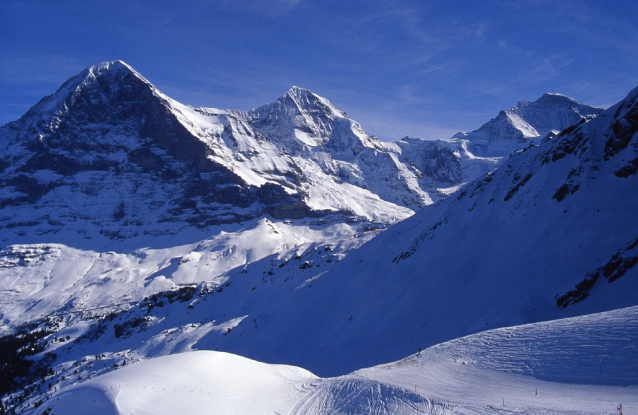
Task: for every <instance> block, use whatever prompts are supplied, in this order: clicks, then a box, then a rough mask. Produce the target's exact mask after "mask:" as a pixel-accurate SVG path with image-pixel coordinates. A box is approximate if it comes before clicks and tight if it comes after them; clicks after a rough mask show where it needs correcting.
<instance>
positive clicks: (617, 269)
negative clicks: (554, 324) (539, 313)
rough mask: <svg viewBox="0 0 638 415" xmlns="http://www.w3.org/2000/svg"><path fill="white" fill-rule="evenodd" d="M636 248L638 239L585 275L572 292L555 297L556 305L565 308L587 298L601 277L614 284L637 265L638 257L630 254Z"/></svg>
mask: <svg viewBox="0 0 638 415" xmlns="http://www.w3.org/2000/svg"><path fill="white" fill-rule="evenodd" d="M637 246H638V238H636V239H634V240H633V241H631V242H630V243H629V244H628V245H627V246H626V247H624V248H621V249H620V250H618V252H616V253H615V254H614V255H613V256H612V257H611V259H610V260H609V261H607V263H606V264H605V265H603V266H602V267H600V268H598V269H597V270H596V271H594V272H592V273H589V274H587V275H586V276H585V279H583V281H581V282H579V283H578V284H576V286H575V287H574V289H573V290H570V291H568V292H567V293H565V294H563V295H561V296H558V295H557V296H556V305H557V306H559V307H563V308H565V307H567V306H569V305H572V304H576V303H578V302H580V301H582V300H584V299H585V298H587V297H589V293H590V291H591V289H592V287H593V286H594V285H595V284H596V281H598V279H599V278H600V277H601V276H603V277H605V278H606V279H607V282H614V281H616V280H617V279H618V278H620V277H622V276H623V275H625V273H626V272H627V271H628V270H630V269H631V268H633V267H634V266H635V265H636V263H638V255H633V254H634V253H633V252H630V251H633V250H634V248H636V247H637Z"/></svg>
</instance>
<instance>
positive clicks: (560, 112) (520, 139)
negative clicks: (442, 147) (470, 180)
mask: <svg viewBox="0 0 638 415" xmlns="http://www.w3.org/2000/svg"><path fill="white" fill-rule="evenodd" d="M601 112H602V109H600V108H594V107H590V106H588V105H583V104H580V103H579V102H577V101H575V100H573V99H572V98H569V97H566V96H564V95H561V94H549V93H548V94H545V95H543V96H542V97H540V98H539V99H537V100H536V101H532V102H529V101H521V102H519V103H518V104H517V105H516V106H515V107H512V108H511V109H509V110H505V111H501V112H499V114H498V115H497V116H496V118H493V119H492V120H490V121H488V122H486V123H485V124H483V125H482V126H481V127H480V128H479V129H478V130H474V131H472V132H469V133H458V134H456V135H454V138H459V139H467V140H469V142H470V150H471V151H472V152H473V153H474V154H476V155H481V156H486V155H488V156H506V155H508V154H510V153H511V152H512V151H515V150H518V149H520V148H523V147H526V146H527V145H529V144H530V143H534V144H538V141H540V140H541V139H542V138H543V137H545V136H547V135H548V134H552V133H553V134H557V133H559V132H560V131H562V130H564V129H565V128H567V127H569V126H571V125H573V124H576V123H577V122H579V121H581V120H582V119H588V118H592V117H595V116H597V115H599V114H600V113H601Z"/></svg>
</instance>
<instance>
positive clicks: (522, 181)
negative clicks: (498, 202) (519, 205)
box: [503, 173, 532, 202]
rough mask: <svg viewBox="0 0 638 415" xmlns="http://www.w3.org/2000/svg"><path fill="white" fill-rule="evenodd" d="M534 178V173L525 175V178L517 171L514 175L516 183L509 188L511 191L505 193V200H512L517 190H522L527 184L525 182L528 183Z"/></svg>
mask: <svg viewBox="0 0 638 415" xmlns="http://www.w3.org/2000/svg"><path fill="white" fill-rule="evenodd" d="M531 178H532V174H531V173H530V174H528V175H527V176H525V177H524V178H522V179H521V176H520V175H519V174H518V173H517V174H516V175H515V176H514V183H515V184H514V185H513V186H512V187H511V188H510V189H509V191H508V192H507V194H506V195H505V198H503V201H504V202H507V201H508V200H510V199H511V198H512V197H514V195H515V194H516V192H518V191H519V190H520V188H521V187H523V186H525V183H527V182H528V181H529V179H531Z"/></svg>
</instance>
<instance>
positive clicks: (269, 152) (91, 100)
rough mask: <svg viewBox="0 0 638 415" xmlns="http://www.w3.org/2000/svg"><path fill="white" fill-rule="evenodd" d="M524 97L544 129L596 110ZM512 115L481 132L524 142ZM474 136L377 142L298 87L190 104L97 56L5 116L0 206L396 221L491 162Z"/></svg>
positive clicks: (92, 219) (160, 224) (155, 219)
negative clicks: (267, 98) (229, 104)
mask: <svg viewBox="0 0 638 415" xmlns="http://www.w3.org/2000/svg"><path fill="white" fill-rule="evenodd" d="M521 105H522V104H519V107H516V108H519V109H520V111H518V112H517V114H518V116H519V121H520V120H528V122H529V125H534V126H535V128H536V129H537V130H538V131H540V132H544V131H545V130H547V131H549V130H556V129H562V128H564V127H566V126H567V125H566V124H568V123H569V122H575V121H578V120H579V119H584V118H586V117H590V116H593V115H595V114H597V113H598V112H599V111H598V110H597V109H594V108H591V107H586V106H583V105H580V104H577V103H575V102H574V101H573V100H570V99H568V98H564V97H559V96H544V97H542V98H541V99H540V100H539V101H537V102H535V103H527V104H525V105H523V106H521ZM558 107H560V109H559V110H557V108H558ZM511 111H513V110H511ZM511 111H510V112H511ZM556 111H559V112H558V115H555V113H556ZM547 114H554V116H550V115H547ZM499 117H501V115H499ZM506 118H507V119H506V120H505V121H503V122H501V123H500V124H503V123H505V124H507V122H510V121H511V120H512V117H511V116H508V117H506ZM498 119H499V118H498V117H497V120H498ZM539 123H540V124H539ZM488 124H489V123H488ZM500 124H499V125H500ZM541 124H542V128H541V127H539V125H541ZM486 125H487V124H486ZM508 125H509V127H507V128H502V129H501V130H502V131H501V130H498V129H494V128H491V129H490V131H493V132H492V133H491V135H489V137H490V138H489V140H491V141H490V142H492V141H494V140H499V139H498V137H497V136H498V134H499V131H501V132H502V135H504V136H506V137H505V138H501V139H500V140H501V141H503V140H514V141H516V143H517V146H523V145H524V143H522V142H520V141H521V137H528V136H529V134H528V132H527V130H525V131H524V132H523V133H520V134H522V135H521V136H520V137H518V136H517V138H512V137H510V136H512V134H510V133H511V131H510V130H512V129H514V130H516V128H518V127H520V125H521V122H518V123H513V124H511V125H510V124H508ZM481 128H482V129H480V130H477V132H475V133H470V136H469V137H474V136H477V135H481V134H482V133H481V131H482V130H483V129H485V128H486V127H485V126H483V127H481ZM530 128H531V127H530ZM528 129H529V128H528ZM496 130H498V131H496ZM494 131H496V132H494ZM516 131H519V130H516ZM534 131H536V130H534ZM520 134H519V135H520ZM514 135H516V134H514ZM481 137H482V136H481ZM471 140H474V138H471ZM471 140H470V141H468V140H464V139H451V140H438V141H425V140H420V139H408V138H405V139H402V140H399V141H396V142H381V141H380V140H379V139H378V138H376V137H374V136H371V135H368V134H367V133H366V132H365V131H364V130H363V129H362V128H361V126H360V125H359V124H358V123H357V122H355V121H353V120H351V119H350V118H348V117H347V116H346V115H345V113H344V112H342V111H340V110H338V109H337V108H335V107H334V106H333V105H332V104H331V103H330V102H329V101H328V100H326V99H325V98H322V97H320V96H318V95H316V94H313V93H312V92H310V91H308V90H305V89H302V88H298V87H293V88H291V89H290V90H289V91H288V92H287V93H286V94H285V95H284V96H282V97H281V98H279V99H277V100H276V101H275V102H274V103H271V104H267V105H264V106H262V107H259V108H257V109H254V110H252V111H249V112H245V111H232V110H217V109H214V108H192V107H188V106H185V105H183V104H180V103H178V102H176V101H174V100H172V99H171V98H169V97H167V96H166V95H164V94H162V93H161V92H160V91H159V90H158V89H157V88H155V87H154V86H153V85H152V84H151V83H149V82H148V81H147V80H146V79H145V78H144V77H143V76H142V75H140V74H139V73H137V72H136V71H135V70H133V69H132V68H131V67H130V66H128V65H127V64H125V63H123V62H121V61H115V62H110V63H102V64H98V65H95V66H92V67H90V68H88V69H86V70H84V71H83V72H81V73H80V74H78V75H77V76H74V77H72V78H71V79H69V80H68V81H67V82H66V83H64V85H62V87H61V88H60V89H59V90H58V91H57V92H56V93H55V94H53V95H51V96H48V97H46V98H44V99H42V100H41V101H40V102H39V103H38V104H36V105H35V106H34V107H33V108H31V109H30V110H29V111H28V112H27V113H26V114H25V115H24V116H23V117H21V118H20V119H19V120H17V121H14V122H11V123H9V124H7V125H5V126H4V127H2V128H0V169H1V170H2V176H1V179H0V182H1V183H0V184H1V186H2V189H3V191H2V192H1V193H0V215H1V216H2V217H3V218H4V219H5V221H4V222H5V226H8V227H10V228H12V229H13V228H21V231H19V232H22V233H24V232H27V233H28V232H31V231H32V230H33V229H34V228H33V226H35V225H38V231H37V233H39V234H42V233H55V232H57V231H59V230H60V229H61V228H77V229H78V230H81V229H84V228H85V227H86V226H87V223H90V224H92V226H96V227H98V228H99V229H101V231H102V233H103V234H104V235H106V236H108V237H111V238H116V239H123V238H128V237H133V236H136V235H139V234H140V233H147V234H161V233H174V232H177V231H179V230H180V229H184V228H186V227H189V226H197V227H200V228H201V227H206V226H211V225H216V224H221V223H237V222H240V221H243V220H248V219H251V218H257V217H261V216H262V215H264V214H268V215H270V216H271V217H273V218H275V219H295V218H303V217H335V215H336V217H337V218H341V219H338V220H344V218H350V219H352V218H356V219H357V220H371V221H377V222H385V223H393V222H396V221H398V220H401V219H404V218H406V217H408V216H410V215H411V214H412V213H413V212H414V211H415V210H417V209H419V208H421V207H423V206H426V205H429V204H431V203H433V202H435V201H437V200H440V199H442V198H443V197H445V195H446V194H447V193H448V192H445V191H441V190H442V189H444V188H446V187H450V186H456V185H459V184H461V183H463V182H467V181H469V180H472V179H474V178H476V177H478V176H480V175H482V174H484V173H486V172H487V171H489V170H491V169H493V168H494V165H495V163H496V161H497V160H498V159H496V158H494V157H490V156H491V154H483V155H485V156H486V157H477V156H475V155H474V154H472V153H471V151H473V150H472V146H471V145H469V146H468V143H470V144H471V143H472V141H471ZM489 140H488V141H489ZM476 142H477V143H478V144H477V145H481V142H480V140H476ZM468 148H469V150H468ZM484 153H485V152H484ZM488 153H489V152H488ZM142 229H143V230H142Z"/></svg>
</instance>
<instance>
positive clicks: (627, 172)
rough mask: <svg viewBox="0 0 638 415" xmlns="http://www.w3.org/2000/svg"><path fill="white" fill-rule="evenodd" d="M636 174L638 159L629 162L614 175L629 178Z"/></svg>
mask: <svg viewBox="0 0 638 415" xmlns="http://www.w3.org/2000/svg"><path fill="white" fill-rule="evenodd" d="M636 172H638V158H635V159H633V160H630V161H628V162H627V164H626V165H624V166H623V167H621V168H619V169H618V170H616V171H615V172H614V175H615V176H616V177H620V178H627V177H629V176H633V175H634V174H636Z"/></svg>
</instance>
